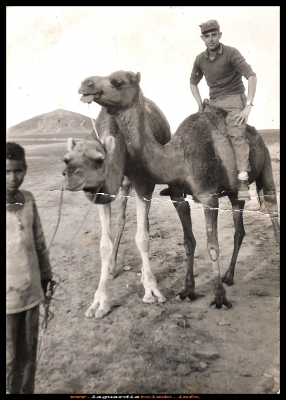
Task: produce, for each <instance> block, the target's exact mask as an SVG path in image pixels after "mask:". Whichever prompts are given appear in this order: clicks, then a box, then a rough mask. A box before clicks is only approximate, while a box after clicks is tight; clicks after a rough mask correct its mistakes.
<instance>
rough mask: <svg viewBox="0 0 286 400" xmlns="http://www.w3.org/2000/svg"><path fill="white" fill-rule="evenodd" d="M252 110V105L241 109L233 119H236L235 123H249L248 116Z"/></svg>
mask: <svg viewBox="0 0 286 400" xmlns="http://www.w3.org/2000/svg"><path fill="white" fill-rule="evenodd" d="M250 111H251V106H245V108H244V110H242V111H241V113H240V114H237V115H236V116H235V117H234V118H233V120H235V119H236V122H235V124H236V125H241V124H242V123H243V122H245V123H247V120H248V116H249V114H250Z"/></svg>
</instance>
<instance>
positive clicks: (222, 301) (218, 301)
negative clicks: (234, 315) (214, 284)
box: [210, 296, 232, 310]
mask: <svg viewBox="0 0 286 400" xmlns="http://www.w3.org/2000/svg"><path fill="white" fill-rule="evenodd" d="M213 305H215V306H216V308H222V306H223V305H224V306H226V308H227V309H228V310H229V309H230V308H232V304H231V302H230V301H228V299H227V298H226V297H222V296H216V297H215V298H214V300H213V301H212V302H211V303H210V307H211V306H213Z"/></svg>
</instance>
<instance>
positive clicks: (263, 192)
mask: <svg viewBox="0 0 286 400" xmlns="http://www.w3.org/2000/svg"><path fill="white" fill-rule="evenodd" d="M256 188H257V194H258V199H259V203H260V208H261V211H262V212H265V211H266V210H267V211H268V213H269V216H270V219H271V222H272V226H273V229H274V237H275V239H276V242H277V243H278V245H280V227H279V222H278V215H279V213H278V205H277V197H276V188H275V183H274V179H273V172H272V166H271V158H270V154H269V151H268V149H267V148H266V151H265V161H264V166H263V168H262V171H261V173H260V175H259V176H258V178H257V179H256Z"/></svg>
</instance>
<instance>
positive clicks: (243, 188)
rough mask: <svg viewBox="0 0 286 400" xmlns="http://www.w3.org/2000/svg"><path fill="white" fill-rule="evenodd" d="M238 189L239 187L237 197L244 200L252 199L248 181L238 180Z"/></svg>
mask: <svg viewBox="0 0 286 400" xmlns="http://www.w3.org/2000/svg"><path fill="white" fill-rule="evenodd" d="M237 189H238V193H237V199H238V200H244V201H248V200H251V197H250V194H249V192H248V190H249V183H248V181H241V180H238V187H237Z"/></svg>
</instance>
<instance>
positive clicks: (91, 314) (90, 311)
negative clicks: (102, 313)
mask: <svg viewBox="0 0 286 400" xmlns="http://www.w3.org/2000/svg"><path fill="white" fill-rule="evenodd" d="M94 313H95V311H94V309H93V308H91V307H90V308H89V309H88V310H87V311H86V312H85V314H84V316H85V317H86V318H92V317H94Z"/></svg>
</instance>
